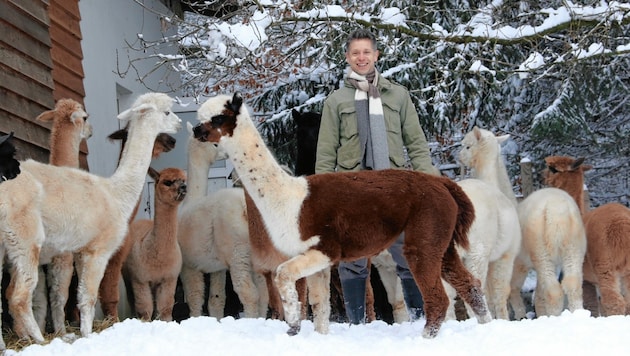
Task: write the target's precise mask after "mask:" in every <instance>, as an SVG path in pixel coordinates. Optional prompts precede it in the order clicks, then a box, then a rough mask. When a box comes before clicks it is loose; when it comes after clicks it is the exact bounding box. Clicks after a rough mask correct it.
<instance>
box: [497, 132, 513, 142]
mask: <svg viewBox="0 0 630 356" xmlns="http://www.w3.org/2000/svg"><path fill="white" fill-rule="evenodd" d="M509 138H510V134H505V135H501V136H497V141H498V142H499V144H502V143H503V142H506V141H507V140H508V139H509Z"/></svg>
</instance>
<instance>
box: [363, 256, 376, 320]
mask: <svg viewBox="0 0 630 356" xmlns="http://www.w3.org/2000/svg"><path fill="white" fill-rule="evenodd" d="M367 269H368V277H367V283H366V284H365V322H366V323H371V322H373V321H374V320H376V311H374V287H373V286H372V283H370V278H371V275H372V264H371V263H370V261H369V260H368V265H367Z"/></svg>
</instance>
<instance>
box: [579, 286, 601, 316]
mask: <svg viewBox="0 0 630 356" xmlns="http://www.w3.org/2000/svg"><path fill="white" fill-rule="evenodd" d="M582 298H583V302H584V309H586V310H588V311H590V312H591V316H593V317H597V316H600V315H601V311H600V310H599V295H598V293H597V286H596V285H594V284H593V283H591V282H588V281H582Z"/></svg>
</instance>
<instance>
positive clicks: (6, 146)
mask: <svg viewBox="0 0 630 356" xmlns="http://www.w3.org/2000/svg"><path fill="white" fill-rule="evenodd" d="M12 138H13V132H11V133H9V134H8V135H2V136H0V183H2V182H4V181H7V180H10V179H13V178H15V177H17V176H18V174H20V161H18V160H17V159H15V153H16V150H15V146H13V144H12V143H11V139H12Z"/></svg>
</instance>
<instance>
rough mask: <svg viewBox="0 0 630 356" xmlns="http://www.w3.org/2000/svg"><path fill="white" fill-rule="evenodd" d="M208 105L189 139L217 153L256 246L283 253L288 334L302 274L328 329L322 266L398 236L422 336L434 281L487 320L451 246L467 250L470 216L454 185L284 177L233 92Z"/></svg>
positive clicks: (435, 300)
mask: <svg viewBox="0 0 630 356" xmlns="http://www.w3.org/2000/svg"><path fill="white" fill-rule="evenodd" d="M217 107H218V108H223V111H222V112H221V114H219V115H214V116H212V117H211V118H210V119H209V121H205V122H202V123H200V124H199V125H197V126H196V127H195V129H194V130H193V131H194V134H195V138H197V139H198V140H200V141H210V142H218V143H219V145H220V147H222V148H223V149H224V150H225V152H226V153H227V154H228V156H229V157H230V159H231V160H232V163H233V164H234V167H235V169H236V171H237V172H238V173H239V177H240V178H241V180H242V182H243V186H244V187H245V188H246V189H247V191H248V192H249V194H250V196H251V198H252V201H253V202H254V203H255V205H256V207H257V208H258V210H259V212H260V214H261V218H262V221H263V222H264V228H265V229H266V230H267V233H268V237H269V239H268V240H267V241H264V244H265V245H273V247H274V248H275V249H276V250H278V251H279V253H281V254H284V255H285V256H287V257H289V259H288V260H287V261H286V262H284V263H282V264H280V265H279V266H278V268H277V269H276V277H275V279H274V282H275V283H276V285H277V287H278V290H279V293H280V295H281V297H282V303H283V308H284V315H285V320H286V321H287V323H288V324H289V331H288V333H289V334H290V335H295V334H296V333H297V332H299V330H300V320H299V317H300V303H299V301H298V299H297V291H296V287H295V282H296V281H297V280H298V279H300V278H302V277H306V282H307V285H308V288H309V299H310V300H312V303H313V304H312V305H313V313H314V324H315V330H316V331H318V332H320V333H327V332H328V324H329V317H330V303H329V299H328V298H329V296H330V293H329V292H328V290H329V287H330V266H332V265H333V264H334V263H335V262H337V261H341V260H346V261H350V260H355V259H358V258H363V257H369V256H373V255H375V254H377V253H379V252H380V251H382V250H383V249H385V248H387V247H389V246H390V245H391V244H392V243H393V242H394V241H395V240H396V239H397V238H398V236H399V235H400V234H401V233H403V232H404V233H405V244H404V247H403V251H404V255H405V258H406V259H407V261H408V263H409V267H410V270H411V272H412V273H413V275H414V279H415V281H416V283H418V287H419V288H420V291H421V292H422V295H423V296H424V298H425V310H426V324H425V327H424V332H423V336H424V337H427V338H432V337H435V336H436V335H437V333H438V331H439V329H440V327H441V325H442V322H443V321H444V318H445V315H446V309H447V307H448V303H449V300H448V297H447V295H446V292H445V291H444V287H443V285H442V280H441V277H442V278H444V279H445V280H446V281H447V282H448V283H449V284H451V285H452V286H453V287H454V288H455V289H456V290H457V292H458V294H459V295H460V296H461V297H462V299H463V300H465V301H466V302H468V303H469V304H470V305H471V306H472V308H473V310H474V312H475V313H476V315H477V318H478V321H479V322H481V323H485V322H489V321H490V320H491V316H490V313H489V312H488V306H487V304H486V300H485V296H484V295H483V291H482V290H481V284H480V282H479V280H478V279H476V278H474V277H473V276H472V275H471V274H470V272H468V271H467V270H466V268H465V267H464V265H463V264H462V261H461V260H460V257H459V255H458V253H457V250H456V249H455V245H456V244H458V245H460V246H462V247H464V248H467V247H468V238H467V232H468V229H469V228H470V225H471V224H472V222H473V219H474V216H475V214H474V208H473V206H472V203H471V202H470V200H469V199H468V197H467V196H466V194H465V193H464V192H463V191H462V190H461V188H460V187H459V186H458V185H457V184H455V183H454V182H452V181H451V180H449V179H448V178H443V177H437V176H432V175H428V174H424V173H420V172H415V171H405V170H391V169H390V170H382V171H360V172H347V173H329V174H319V175H312V176H308V177H293V176H290V175H289V174H287V173H286V172H284V171H283V170H282V168H281V167H280V166H279V165H278V163H277V162H276V161H275V159H274V157H273V155H272V154H271V152H270V151H269V150H268V149H267V147H266V145H265V143H264V141H263V140H262V137H261V136H260V133H259V132H258V130H257V129H256V127H255V126H254V123H253V122H252V120H251V118H250V116H249V112H248V108H247V107H246V106H244V105H243V99H242V97H241V96H240V94H239V93H236V94H234V96H233V97H229V96H224V95H221V96H217V97H214V98H211V99H208V101H206V102H205V103H204V104H203V105H202V107H201V108H200V109H199V111H200V115H201V112H202V111H205V110H208V108H211V109H213V110H215V112H216V109H217ZM201 116H202V117H203V115H201ZM252 248H254V249H256V248H257V247H256V246H254V245H252Z"/></svg>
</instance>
